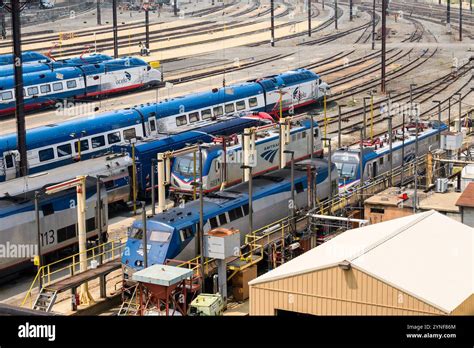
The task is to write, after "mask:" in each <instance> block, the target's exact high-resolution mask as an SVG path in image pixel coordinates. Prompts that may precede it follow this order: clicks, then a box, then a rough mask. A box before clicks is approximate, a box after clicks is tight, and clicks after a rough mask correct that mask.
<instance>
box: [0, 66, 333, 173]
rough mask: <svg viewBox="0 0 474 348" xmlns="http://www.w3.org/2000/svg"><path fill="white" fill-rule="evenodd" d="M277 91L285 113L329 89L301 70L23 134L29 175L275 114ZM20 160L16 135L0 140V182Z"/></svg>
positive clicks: (316, 99)
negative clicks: (239, 118) (214, 124)
mask: <svg viewBox="0 0 474 348" xmlns="http://www.w3.org/2000/svg"><path fill="white" fill-rule="evenodd" d="M280 90H286V91H287V93H286V94H283V98H284V99H283V100H282V108H283V109H286V110H289V109H290V108H292V107H298V106H301V105H306V104H308V103H314V102H316V101H318V100H319V98H321V96H322V95H324V93H327V91H328V90H329V87H328V86H327V84H326V83H324V82H322V81H321V79H320V78H319V76H318V75H317V74H315V73H313V72H311V71H308V70H304V69H299V70H295V71H289V72H287V73H283V74H280V75H276V76H274V77H267V78H264V79H261V80H259V81H258V82H249V83H245V84H240V85H234V86H228V87H225V88H224V87H223V88H220V89H215V90H212V91H210V92H204V93H196V94H191V95H187V96H184V97H178V98H173V99H169V100H168V99H167V100H164V101H161V102H159V103H152V104H142V105H139V106H134V107H132V108H127V109H123V110H117V111H113V112H107V113H104V114H99V115H94V116H90V117H85V118H81V119H77V120H72V121H67V122H63V123H58V124H52V125H48V126H43V127H38V128H35V129H31V130H28V132H27V137H26V141H27V150H28V155H27V156H28V166H29V172H30V173H34V172H35V171H43V170H45V169H47V168H51V167H57V166H60V165H63V164H66V163H71V161H73V159H74V158H77V157H78V156H79V150H80V152H81V157H82V156H85V158H87V157H88V156H93V155H97V154H99V153H100V152H103V151H106V150H108V149H109V148H110V146H111V145H113V144H117V143H119V142H120V141H123V140H125V141H128V140H130V139H133V138H135V137H137V138H138V137H141V138H147V137H149V136H154V135H156V134H157V133H158V132H159V133H166V132H173V133H176V132H182V131H185V130H190V129H193V128H197V127H200V126H203V125H206V124H208V123H209V122H210V121H213V120H216V119H219V118H222V117H224V116H225V115H229V114H235V113H247V112H249V111H265V110H269V111H270V112H271V113H273V115H277V114H278V109H279V105H280V103H279V93H278V92H279V91H280ZM277 97H278V98H277ZM79 138H81V145H80V146H79V145H78V139H79ZM19 161H20V158H19V153H18V151H17V139H16V135H15V134H10V135H6V136H3V137H2V138H1V139H0V181H4V180H9V179H11V178H15V177H17V175H18V163H19ZM35 167H36V168H35Z"/></svg>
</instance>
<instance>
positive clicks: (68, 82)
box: [66, 80, 77, 89]
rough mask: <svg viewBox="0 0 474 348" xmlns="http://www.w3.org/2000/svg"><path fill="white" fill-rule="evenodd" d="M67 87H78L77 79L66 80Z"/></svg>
mask: <svg viewBox="0 0 474 348" xmlns="http://www.w3.org/2000/svg"><path fill="white" fill-rule="evenodd" d="M66 84H67V88H69V89H72V88H76V87H77V83H76V80H70V81H67V82H66Z"/></svg>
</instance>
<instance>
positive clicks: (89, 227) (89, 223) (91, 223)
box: [86, 217, 95, 233]
mask: <svg viewBox="0 0 474 348" xmlns="http://www.w3.org/2000/svg"><path fill="white" fill-rule="evenodd" d="M94 230H95V217H92V218H90V219H87V220H86V232H87V233H89V232H92V231H94Z"/></svg>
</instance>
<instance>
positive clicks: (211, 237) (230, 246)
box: [204, 228, 240, 260]
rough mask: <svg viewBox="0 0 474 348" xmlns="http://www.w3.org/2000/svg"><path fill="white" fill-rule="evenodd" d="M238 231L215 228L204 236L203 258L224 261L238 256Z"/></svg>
mask: <svg viewBox="0 0 474 348" xmlns="http://www.w3.org/2000/svg"><path fill="white" fill-rule="evenodd" d="M239 250H240V231H239V230H236V229H234V228H231V229H228V228H215V229H213V230H210V231H209V232H207V233H206V234H205V235H204V256H205V257H210V258H214V259H219V260H225V259H226V258H228V257H230V256H239Z"/></svg>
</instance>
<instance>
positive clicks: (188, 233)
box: [152, 227, 193, 242]
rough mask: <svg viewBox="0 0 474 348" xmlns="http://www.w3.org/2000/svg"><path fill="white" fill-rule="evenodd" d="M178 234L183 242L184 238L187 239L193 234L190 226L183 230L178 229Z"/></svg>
mask: <svg viewBox="0 0 474 348" xmlns="http://www.w3.org/2000/svg"><path fill="white" fill-rule="evenodd" d="M152 233H153V232H152ZM179 234H180V235H181V241H182V242H184V241H185V240H187V239H189V238H191V237H192V236H193V231H192V229H191V228H190V227H188V228H185V229H183V230H180V231H179Z"/></svg>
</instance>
